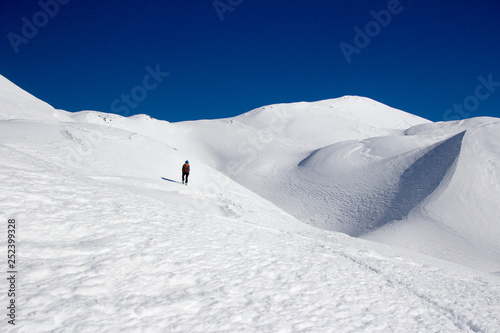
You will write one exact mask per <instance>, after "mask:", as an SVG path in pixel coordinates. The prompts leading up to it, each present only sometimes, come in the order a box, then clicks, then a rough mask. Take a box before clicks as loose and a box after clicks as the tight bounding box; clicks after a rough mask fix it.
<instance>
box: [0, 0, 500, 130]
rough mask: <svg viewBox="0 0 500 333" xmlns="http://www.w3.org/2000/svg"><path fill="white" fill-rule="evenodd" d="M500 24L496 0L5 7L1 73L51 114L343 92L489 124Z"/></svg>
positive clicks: (189, 108)
mask: <svg viewBox="0 0 500 333" xmlns="http://www.w3.org/2000/svg"><path fill="white" fill-rule="evenodd" d="M499 17H500V3H499V2H498V1H496V0H495V1H493V0H488V1H472V0H454V1H448V0H447V1H429V0H401V1H397V0H384V1H360V0H349V1H348V0H345V1H342V0H340V1H332V0H329V1H326V0H317V1H309V2H308V1H298V0H291V1H269V0H216V1H214V0H194V1H189V0H172V1H171V0H156V1H153V0H145V1H129V0H122V1H107V2H106V1H83V0H40V1H23V0H16V1H2V2H1V4H0V22H1V23H0V25H1V26H0V28H1V31H0V37H1V38H0V56H1V62H0V74H2V75H4V76H5V77H7V78H8V79H9V80H11V81H13V82H14V83H15V84H17V85H19V86H20V87H22V88H23V89H25V90H27V91H28V92H30V93H32V94H33V95H35V96H37V97H38V98H40V99H42V100H44V101H46V102H48V103H49V104H51V105H53V106H54V107H56V108H60V109H65V110H68V111H79V110H99V111H103V112H114V113H119V114H122V115H131V114H139V113H145V114H149V115H151V116H153V117H155V118H158V119H163V120H167V121H182V120H196V119H213V118H223V117H231V116H235V115H238V114H241V113H244V112H247V111H250V110H251V109H254V108H257V107H260V106H264V105H268V104H274V103H288V102H299V101H316V100H322V99H329V98H336V97H340V96H343V95H359V96H366V97H369V98H373V99H375V100H377V101H380V102H382V103H385V104H387V105H390V106H392V107H396V108H399V109H402V110H404V111H407V112H410V113H413V114H417V115H420V116H422V117H425V118H428V119H431V120H434V121H440V120H450V119H456V118H465V117H475V116H482V115H489V116H496V117H500V63H499V59H500V42H499V41H500V24H499V23H498V22H499V21H498V18H499ZM167 73H168V74H167Z"/></svg>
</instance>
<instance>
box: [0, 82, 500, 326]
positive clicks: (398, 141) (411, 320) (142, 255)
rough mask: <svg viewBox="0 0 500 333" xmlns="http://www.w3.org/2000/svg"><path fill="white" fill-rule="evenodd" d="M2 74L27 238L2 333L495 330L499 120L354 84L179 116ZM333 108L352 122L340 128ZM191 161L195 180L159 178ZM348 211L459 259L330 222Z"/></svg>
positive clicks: (21, 230) (1, 136)
mask: <svg viewBox="0 0 500 333" xmlns="http://www.w3.org/2000/svg"><path fill="white" fill-rule="evenodd" d="M0 83H1V84H2V85H3V86H5V87H6V89H5V90H2V93H1V94H0V100H1V101H2V103H4V105H7V107H6V108H3V109H0V113H1V114H2V117H3V118H1V119H2V120H0V154H1V156H2V159H0V183H1V184H2V187H1V192H0V208H1V209H0V218H1V219H2V220H4V221H6V220H7V219H9V218H15V219H16V221H17V227H18V230H17V233H16V235H17V236H18V243H17V244H18V248H17V249H18V251H19V253H18V257H17V258H18V267H17V269H18V271H19V274H18V285H17V289H18V291H19V293H18V296H17V299H16V304H18V312H17V323H16V326H15V327H12V326H11V325H8V324H7V323H6V320H5V321H2V322H0V327H1V329H0V330H2V331H8V332H30V333H31V332H117V331H122V330H123V331H127V332H235V331H245V332H248V331H251V332H308V331H310V332H312V331H314V332H317V331H319V332H327V331H330V332H331V331H335V332H360V331H361V332H367V331H369V332H387V331H397V332H402V331H404V332H429V331H432V332H434V331H437V332H496V331H498V328H499V327H500V319H499V316H498V313H499V310H500V280H499V279H498V276H497V275H494V274H487V273H485V272H481V271H476V270H474V269H471V268H470V267H475V266H477V267H480V268H482V269H483V270H485V271H487V272H492V273H495V272H498V271H499V269H498V265H497V263H498V259H497V258H498V256H497V254H498V252H497V247H496V246H497V245H495V244H497V243H496V242H495V240H497V239H498V238H497V231H498V229H497V227H496V226H497V224H495V221H496V219H495V218H496V216H498V214H497V210H496V209H498V205H496V200H497V199H496V198H497V196H495V195H494V194H495V193H496V192H495V191H497V190H498V186H499V184H500V182H499V180H498V178H497V177H498V174H499V173H498V166H499V165H500V164H499V160H498V156H500V154H499V153H500V151H499V147H498V144H497V143H496V142H498V140H496V138H497V135H498V133H500V132H499V131H498V122H497V120H495V119H473V120H468V121H463V122H452V123H442V124H429V123H428V122H426V121H424V120H422V119H420V118H418V117H414V116H411V115H407V114H406V115H404V114H403V115H402V114H401V112H400V111H397V110H394V109H388V108H387V107H384V106H382V105H381V104H379V103H376V102H374V101H370V100H367V99H359V98H356V97H346V98H343V99H340V100H332V101H324V102H319V103H315V104H314V103H313V104H308V103H298V104H294V105H291V106H290V108H287V106H286V105H280V106H273V107H265V108H262V110H260V109H259V110H256V111H253V112H250V113H247V114H245V115H242V116H239V117H235V118H232V119H225V120H219V121H200V122H186V123H179V124H170V123H167V122H158V121H155V120H153V119H150V118H148V117H147V116H137V117H130V118H123V117H119V116H110V115H106V114H103V113H94V112H82V113H78V114H69V113H66V112H64V111H59V110H53V109H51V108H50V107H47V105H46V104H43V105H41V104H40V105H41V106H40V107H38V106H37V103H39V102H40V101H37V100H36V99H35V98H34V97H33V96H31V95H29V96H27V95H26V93H24V92H23V91H22V90H21V89H19V88H17V87H12V86H9V85H8V84H7V83H5V80H4V81H3V82H0ZM16 88H17V89H16ZM2 94H3V95H2ZM16 100H19V103H18V102H16ZM5 101H7V103H5ZM27 103H28V104H29V103H31V104H29V105H31V106H30V107H29V108H28V107H26V105H28V104H27ZM40 103H41V102H40ZM0 104H1V103H0ZM16 108H19V110H17V109H16ZM275 108H279V109H281V111H280V113H279V114H278V115H276V114H273V113H269V112H267V111H269V110H272V109H275ZM370 108H372V109H370ZM330 109H331V110H330ZM307 110H312V112H313V113H314V115H315V117H307V116H304V115H303V113H304V112H305V111H307ZM370 110H372V111H370ZM373 110H376V112H375V113H373ZM332 111H334V112H335V113H340V116H339V117H340V118H341V121H342V122H343V123H342V126H340V127H342V128H343V130H344V131H345V132H335V133H332V135H329V132H328V130H327V129H328V128H330V126H332V124H335V119H332V113H331V112H332ZM309 118H314V120H315V121H314V123H315V125H314V126H313V125H311V124H312V123H311V122H308V119H309ZM334 118H335V117H334ZM340 118H339V119H340ZM62 119H64V121H61V120H62ZM243 119H245V120H243ZM364 119H367V120H364ZM318 120H321V121H320V124H319V125H318ZM339 122H340V120H339ZM266 124H267V125H269V124H272V125H274V126H273V127H270V128H262V127H265V125H266ZM417 124H423V125H418V126H416V127H411V126H413V125H417ZM323 125H324V127H323ZM318 126H319V127H318ZM410 127H411V128H410ZM318 129H319V130H320V133H322V135H321V136H316V134H315V133H316V132H317V131H318ZM464 130H466V131H467V132H466V133H465V134H464V135H460V133H462V132H463V131H464ZM366 133H368V134H369V136H372V137H364V135H365V134H366ZM377 133H378V134H377ZM375 134H377V135H375ZM344 135H346V136H347V135H349V140H347V139H345V140H343V139H342V136H344ZM373 136H376V137H373ZM492 138H493V139H492ZM336 140H337V141H336ZM186 159H189V160H190V161H191V165H192V175H191V176H190V184H189V186H183V185H180V184H178V183H175V182H172V181H168V180H165V179H162V178H166V179H171V180H174V181H178V180H179V178H180V167H181V165H182V163H183V162H184V160H186ZM230 162H231V163H232V166H233V167H235V168H233V169H228V168H227V165H228V163H230ZM417 162H418V163H417ZM412 166H413V168H411V167H412ZM408 170H413V172H409V171H408ZM471 170H472V171H471ZM426 173H432V177H427V178H426V177H423V175H426ZM228 175H229V176H231V177H232V178H234V179H236V180H237V181H238V182H239V183H237V182H235V181H234V180H233V179H231V178H230V177H228ZM318 175H319V176H318ZM422 178H425V179H422ZM243 185H244V186H243ZM413 189H417V190H416V193H412V191H413ZM251 190H253V192H252V191H251ZM418 190H420V191H421V192H419V191H418ZM424 192H430V193H424ZM257 193H258V194H257ZM422 193H424V194H426V195H425V198H423V200H420V199H419V200H416V201H415V203H413V202H412V200H413V199H414V198H417V197H419V195H421V194H422ZM263 197H264V198H265V199H264V198H263ZM266 199H270V201H268V200H266ZM389 199H390V200H389ZM408 202H412V204H411V205H414V207H413V208H412V209H411V210H410V212H409V213H408V215H407V216H406V217H404V218H403V220H401V221H390V219H382V220H384V221H385V222H386V223H385V224H384V223H382V226H381V227H379V228H376V229H373V228H372V227H373V225H370V223H371V222H373V223H372V224H374V223H375V222H377V221H380V219H378V220H377V219H373V216H378V217H379V218H380V217H387V216H388V215H387V213H392V214H395V213H398V214H399V213H400V212H401V211H402V210H403V209H402V208H405V207H406V203H408ZM349 203H350V205H349ZM375 203H378V204H375ZM471 203H472V204H471ZM411 205H410V206H411ZM474 205H475V206H474ZM279 207H280V208H279ZM366 207H368V209H367V208H366ZM398 207H399V208H400V210H398V209H397V208H398ZM290 213H292V214H293V215H294V216H295V217H293V216H292V215H291V214H290ZM353 214H354V215H356V214H357V218H352V219H351V220H349V217H352V216H353ZM403 215H404V214H403ZM297 217H299V218H300V220H299V219H297ZM370 218H372V219H373V220H370ZM471 219H476V220H474V222H475V224H474V226H473V227H471V224H469V223H466V222H468V221H469V220H471ZM304 221H306V222H308V223H310V224H312V225H316V226H320V227H322V228H323V229H317V228H313V227H311V226H310V225H308V224H305V223H303V222H304ZM367 222H370V223H367ZM321 223H324V225H321ZM335 223H336V225H337V227H336V228H346V230H347V229H349V228H350V230H352V229H353V228H356V227H359V225H361V226H362V227H363V228H364V229H361V228H360V230H364V231H371V233H369V234H366V235H365V237H367V238H370V237H373V239H374V240H377V241H383V242H386V243H388V244H391V243H397V244H396V245H398V246H406V247H408V248H410V249H412V250H415V251H419V252H424V253H430V254H433V255H434V256H435V257H438V258H439V257H440V258H445V259H447V260H448V261H442V260H440V259H436V258H432V257H428V256H425V255H421V254H418V253H416V252H413V251H411V250H405V249H403V248H401V247H392V246H387V245H383V244H380V243H376V242H372V241H367V240H364V239H360V238H353V237H350V236H347V235H345V234H341V233H337V232H334V231H328V230H324V229H332V228H331V226H332V224H335ZM364 223H365V224H364ZM337 230H338V229H337ZM398 240H399V241H398ZM398 242H400V243H398ZM401 243H403V244H401ZM0 248H3V249H5V248H6V239H5V237H0ZM450 261H455V262H459V263H462V264H463V263H466V264H467V265H468V266H469V267H465V266H461V265H456V264H453V263H451V262H450ZM2 265H3V267H5V263H4V262H3V261H2ZM497 274H498V273H497ZM4 281H5V280H4ZM4 287H5V282H2V283H0V288H4ZM3 290H5V289H3ZM7 301H8V299H7V295H6V293H5V292H0V304H7Z"/></svg>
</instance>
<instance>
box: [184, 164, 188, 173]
mask: <svg viewBox="0 0 500 333" xmlns="http://www.w3.org/2000/svg"><path fill="white" fill-rule="evenodd" d="M182 172H184V173H189V164H187V163H184V165H183V166H182Z"/></svg>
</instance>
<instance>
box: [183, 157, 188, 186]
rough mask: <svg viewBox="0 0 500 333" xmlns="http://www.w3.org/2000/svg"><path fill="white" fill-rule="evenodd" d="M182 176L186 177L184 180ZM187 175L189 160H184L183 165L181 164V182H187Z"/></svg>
mask: <svg viewBox="0 0 500 333" xmlns="http://www.w3.org/2000/svg"><path fill="white" fill-rule="evenodd" d="M184 177H186V181H184ZM188 177H189V161H186V163H184V165H183V166H182V183H183V184H186V185H187V184H188Z"/></svg>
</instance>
